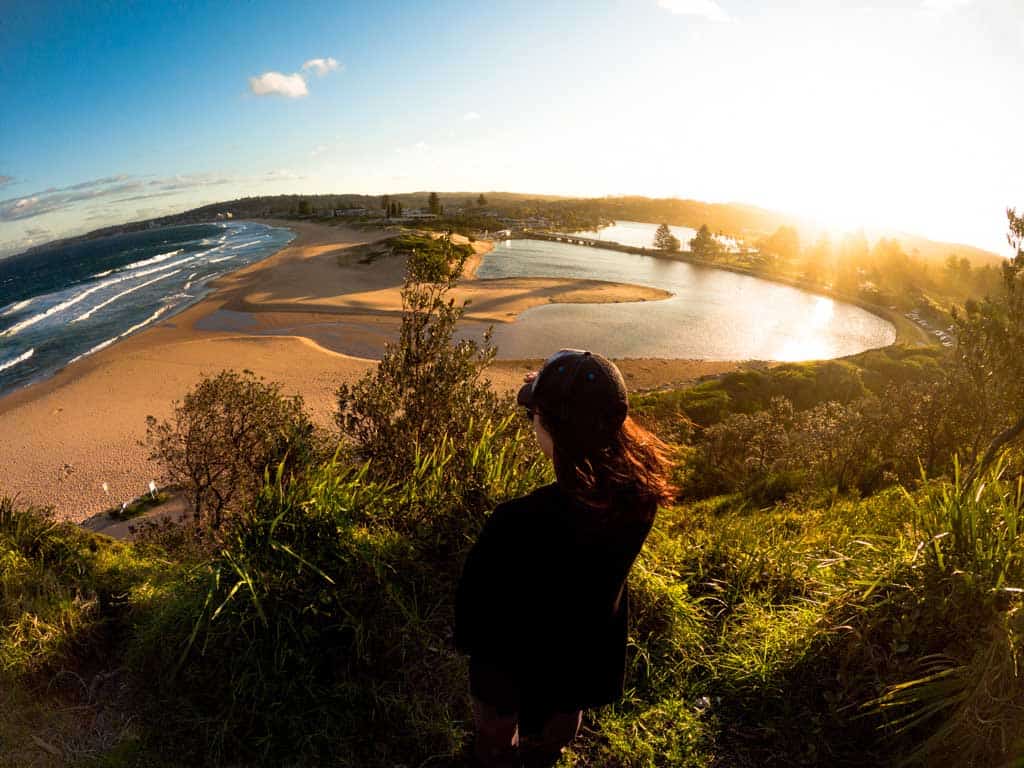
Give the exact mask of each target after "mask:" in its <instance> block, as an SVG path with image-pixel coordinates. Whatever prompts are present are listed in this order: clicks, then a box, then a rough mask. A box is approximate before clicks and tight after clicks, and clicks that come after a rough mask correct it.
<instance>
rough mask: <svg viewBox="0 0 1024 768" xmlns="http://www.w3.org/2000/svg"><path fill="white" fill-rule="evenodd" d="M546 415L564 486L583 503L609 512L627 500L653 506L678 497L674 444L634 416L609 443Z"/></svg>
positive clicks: (623, 424)
mask: <svg viewBox="0 0 1024 768" xmlns="http://www.w3.org/2000/svg"><path fill="white" fill-rule="evenodd" d="M540 417H541V422H542V423H543V424H544V428H545V429H546V430H547V431H548V434H550V435H551V440H552V442H553V444H554V452H553V457H552V458H553V460H554V464H555V476H556V477H557V478H558V484H559V485H560V486H562V488H563V489H564V490H565V491H567V492H568V493H569V494H570V495H572V496H574V497H575V498H577V499H578V500H579V501H581V502H583V503H584V504H586V505H588V506H591V507H596V508H598V509H609V508H610V507H613V506H616V505H617V504H618V503H621V502H630V501H632V502H637V503H639V504H640V505H642V506H647V505H650V504H651V503H652V502H653V503H654V504H665V503H667V502H669V501H671V500H672V499H674V498H675V495H676V493H677V489H676V488H675V487H674V486H673V485H672V482H671V481H670V479H669V471H670V469H671V462H670V461H669V448H668V446H667V445H665V443H663V442H662V441H661V440H659V439H658V438H657V437H656V436H655V435H653V434H651V433H650V432H648V431H647V430H646V429H644V428H643V427H641V426H640V425H639V424H637V423H636V422H635V421H633V420H632V419H631V418H629V417H628V416H627V417H626V420H625V421H624V422H623V423H622V426H621V427H619V429H618V430H617V431H616V432H615V433H614V435H612V436H611V439H610V440H608V441H603V444H595V443H594V442H593V441H592V440H588V439H585V438H583V437H581V434H580V431H579V430H577V429H575V428H573V427H572V425H570V424H568V423H566V422H564V421H562V420H560V419H557V418H546V417H545V414H544V413H543V412H540Z"/></svg>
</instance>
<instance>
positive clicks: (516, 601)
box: [455, 484, 655, 710]
mask: <svg viewBox="0 0 1024 768" xmlns="http://www.w3.org/2000/svg"><path fill="white" fill-rule="evenodd" d="M624 506H625V505H624V504H620V505H618V508H613V509H612V510H608V511H604V510H595V509H592V508H589V507H586V506H584V505H582V504H580V503H579V502H576V501H574V500H572V499H571V498H570V497H568V496H567V495H566V494H565V493H563V492H562V490H561V489H560V488H559V486H558V485H557V484H552V485H548V486H544V487H543V488H539V489H538V490H536V491H534V492H533V493H531V494H530V495H529V496H524V497H522V498H519V499H515V500H513V501H510V502H507V503H505V504H501V505H499V506H498V507H497V508H496V509H495V510H494V512H493V513H492V514H491V516H490V517H489V518H488V519H487V521H486V522H485V523H484V527H483V530H482V531H481V532H480V536H479V538H478V539H477V541H476V544H475V545H474V546H473V548H472V549H471V550H470V553H469V555H468V557H467V558H466V564H465V567H464V569H463V573H462V578H461V580H460V581H459V585H458V591H457V594H456V601H455V643H456V646H457V647H458V648H459V650H461V651H462V652H463V653H467V654H470V655H471V656H472V657H473V661H474V662H484V663H486V664H487V665H491V666H495V667H499V668H500V669H502V670H503V671H504V672H505V673H506V674H507V675H508V676H509V677H510V678H512V679H515V680H516V681H517V683H518V685H519V686H520V688H521V690H522V691H523V695H524V696H529V697H531V698H532V699H539V700H542V701H544V702H547V703H549V704H551V705H552V706H557V707H560V708H562V709H566V710H570V709H579V708H584V707H593V706H600V705H602V704H607V703H609V702H612V701H615V700H617V699H619V698H620V697H621V696H622V690H623V679H624V676H625V668H626V631H627V621H628V617H629V600H628V594H627V591H626V577H627V575H628V574H629V569H630V567H631V566H632V565H633V561H634V560H635V559H636V556H637V554H638V553H639V552H640V548H641V547H642V546H643V543H644V540H645V539H646V538H647V534H648V532H649V531H650V529H651V524H652V522H653V520H654V512H655V505H654V504H653V503H647V504H643V505H639V508H637V507H638V505H636V504H633V505H632V506H633V507H634V508H633V509H628V510H624V509H623V507H624Z"/></svg>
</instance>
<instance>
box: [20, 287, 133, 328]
mask: <svg viewBox="0 0 1024 768" xmlns="http://www.w3.org/2000/svg"><path fill="white" fill-rule="evenodd" d="M115 282H120V281H118V280H107V281H106V282H105V283H100V284H99V285H94V286H93V287H92V288H87V289H86V290H84V291H82V292H81V293H77V294H75V295H74V296H72V297H71V298H70V299H68V300H67V301H62V302H60V303H59V304H54V305H53V306H52V307H50V308H49V309H48V310H46V311H45V312H40V313H39V314H38V315H32V317H30V318H28V319H27V320H22V321H21V322H20V323H15V324H14V325H12V326H11V327H10V328H8V329H7V330H6V331H4V332H3V333H0V336H13V335H14V334H16V333H18V332H19V331H23V330H25V329H26V328H28V327H29V326H32V325H35V324H36V323H38V322H40V321H42V320H45V319H46V318H48V317H50V316H52V315H55V314H57V313H58V312H62V311H64V310H65V309H67V308H68V307H73V306H74V305H75V304H78V303H79V302H82V301H85V300H86V299H87V298H89V297H90V296H92V295H93V294H94V293H96V291H99V290H101V289H103V288H106V287H107V286H108V285H111V284H113V283H115Z"/></svg>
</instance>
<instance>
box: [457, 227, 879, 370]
mask: <svg viewBox="0 0 1024 768" xmlns="http://www.w3.org/2000/svg"><path fill="white" fill-rule="evenodd" d="M644 226H652V227H653V226H654V225H644ZM603 234H604V237H605V239H607V240H612V239H613V238H612V237H611V236H610V235H611V234H612V233H611V232H610V231H609V229H605V230H603ZM677 236H678V235H677ZM618 242H621V241H618ZM476 276H477V278H480V279H489V278H504V277H560V278H585V279H593V280H608V281H612V282H619V283H633V284H636V285H646V286H651V287H654V288H661V289H663V290H666V291H670V292H671V293H673V294H674V295H673V297H672V298H670V299H665V300H663V301H651V302H641V303H623V304H549V305H545V306H540V307H534V308H533V309H529V310H527V311H526V312H524V313H523V314H522V315H521V316H520V317H519V319H518V320H516V321H515V322H514V323H509V324H503V325H500V326H498V327H496V328H495V329H494V341H495V343H496V344H497V345H498V353H499V356H500V357H501V358H504V359H520V358H538V357H540V358H543V357H546V356H547V355H549V354H550V353H551V352H552V351H554V350H556V349H558V348H560V347H576V348H585V349H593V350H596V351H599V352H601V353H603V354H606V355H608V356H609V357H615V358H638V357H660V358H670V359H700V360H777V361H797V360H823V359H831V358H837V357H844V356H846V355H852V354H856V353H858V352H862V351H864V350H866V349H873V348H876V347H884V346H888V345H890V344H892V343H893V342H894V341H895V340H896V331H895V328H894V327H893V326H892V324H891V323H889V322H888V321H886V320H883V319H882V318H880V317H878V316H876V315H873V314H871V313H870V312H868V311H866V310H864V309H861V308H860V307H856V306H853V305H851V304H846V303H844V302H841V301H836V300H835V299H831V298H828V297H825V296H819V295H816V294H813V293H811V292H809V291H804V290H801V289H799V288H793V287H791V286H788V285H782V284H780V283H773V282H770V281H768V280H763V279H761V278H757V277H752V276H749V275H741V274H736V273H734V272H729V271H726V270H721V269H713V268H709V267H701V266H696V265H693V264H687V263H685V262H680V261H673V260H671V259H663V258H658V257H655V256H645V255H637V254H630V253H621V252H618V251H608V250H602V249H598V248H590V247H586V246H576V245H568V244H565V243H557V242H547V241H541V240H506V241H503V242H501V243H499V244H498V245H497V246H496V247H495V248H494V250H493V251H491V252H490V253H488V254H487V255H486V256H485V257H484V259H483V263H482V264H481V265H480V267H479V268H478V269H477V271H476Z"/></svg>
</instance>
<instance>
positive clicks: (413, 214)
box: [401, 208, 437, 221]
mask: <svg viewBox="0 0 1024 768" xmlns="http://www.w3.org/2000/svg"><path fill="white" fill-rule="evenodd" d="M401 218H403V219H419V220H421V221H422V220H423V219H436V218H437V214H436V213H429V212H427V211H424V210H421V209H419V208H412V209H410V210H406V211H402V216H401Z"/></svg>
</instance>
